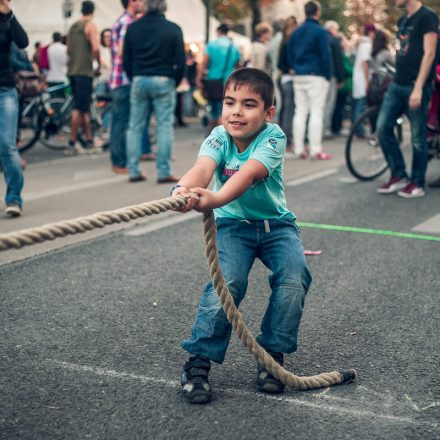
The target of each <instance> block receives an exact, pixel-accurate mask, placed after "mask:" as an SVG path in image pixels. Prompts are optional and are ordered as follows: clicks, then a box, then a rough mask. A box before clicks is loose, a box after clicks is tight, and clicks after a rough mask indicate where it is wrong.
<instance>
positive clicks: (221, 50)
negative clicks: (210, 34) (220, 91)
mask: <svg viewBox="0 0 440 440" xmlns="http://www.w3.org/2000/svg"><path fill="white" fill-rule="evenodd" d="M230 45H232V46H231V49H230V53H229V58H228V60H226V56H227V53H228V48H229V46H230ZM205 53H206V54H207V55H209V65H208V74H207V76H206V77H207V78H208V79H226V78H227V77H228V76H229V75H230V74H231V72H232V71H233V70H234V67H235V66H236V64H237V63H238V61H239V60H240V52H239V51H238V49H237V47H236V46H235V45H234V44H233V43H232V41H231V40H230V39H229V38H228V37H219V38H217V39H216V40H213V41H210V42H209V43H208V44H207V46H206V49H205ZM226 61H228V63H227V65H226V66H225V64H226ZM225 67H226V68H225ZM223 71H224V73H223ZM222 75H223V76H222Z"/></svg>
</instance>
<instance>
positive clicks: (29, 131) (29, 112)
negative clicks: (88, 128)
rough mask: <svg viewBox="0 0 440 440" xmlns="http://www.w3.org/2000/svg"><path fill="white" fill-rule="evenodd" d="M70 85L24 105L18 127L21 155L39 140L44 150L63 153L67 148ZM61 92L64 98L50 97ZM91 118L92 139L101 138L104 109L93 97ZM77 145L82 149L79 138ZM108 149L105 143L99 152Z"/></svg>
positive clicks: (54, 87)
mask: <svg viewBox="0 0 440 440" xmlns="http://www.w3.org/2000/svg"><path fill="white" fill-rule="evenodd" d="M69 88H70V86H69V84H68V83H63V84H60V85H56V86H53V87H49V88H48V89H47V90H46V91H45V92H44V93H42V94H41V95H39V96H36V97H34V98H32V99H30V100H29V101H28V102H25V106H24V108H23V111H22V116H21V124H20V134H21V136H20V143H19V144H18V146H17V147H18V150H19V152H20V153H24V152H25V151H27V150H29V149H30V148H32V147H33V146H34V145H35V143H36V142H37V141H38V140H40V141H41V143H42V144H43V145H44V146H46V147H47V148H50V149H53V150H64V149H65V148H66V147H67V144H68V140H69V135H70V113H71V110H72V104H73V97H72V95H71V94H69V93H68V91H69ZM58 91H63V92H64V93H65V95H66V96H65V98H62V97H59V96H52V94H54V93H55V92H58ZM92 98H93V101H92V106H91V117H90V121H91V124H92V132H93V134H94V136H102V135H103V132H104V128H103V123H102V114H103V107H102V106H98V102H97V100H96V99H95V96H93V97H92ZM78 140H79V142H80V143H81V144H83V145H85V143H86V142H85V140H84V139H83V138H82V137H81V136H79V138H78ZM107 146H108V140H107V141H104V143H103V145H102V148H103V149H105V148H106V147H107Z"/></svg>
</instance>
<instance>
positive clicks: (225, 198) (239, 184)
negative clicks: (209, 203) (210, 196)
mask: <svg viewBox="0 0 440 440" xmlns="http://www.w3.org/2000/svg"><path fill="white" fill-rule="evenodd" d="M254 181H255V178H254V176H253V175H252V174H250V173H245V172H241V171H239V172H238V173H236V174H235V175H234V176H232V177H231V178H230V179H229V180H228V181H227V182H226V183H225V184H224V185H223V187H222V189H221V190H220V191H219V192H218V193H217V200H218V206H216V207H217V208H219V207H221V206H224V205H227V204H228V203H230V202H232V201H233V200H235V199H238V198H239V197H240V196H241V195H242V194H244V193H245V192H246V191H247V190H248V189H249V188H250V187H251V186H252V184H253V183H254Z"/></svg>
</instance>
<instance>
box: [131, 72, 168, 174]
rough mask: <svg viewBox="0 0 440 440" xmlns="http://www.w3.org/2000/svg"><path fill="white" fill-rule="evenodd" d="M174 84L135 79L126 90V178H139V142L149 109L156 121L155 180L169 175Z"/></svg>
mask: <svg viewBox="0 0 440 440" xmlns="http://www.w3.org/2000/svg"><path fill="white" fill-rule="evenodd" d="M175 87H176V85H175V81H174V79H172V78H169V77H166V76H135V77H134V78H133V81H132V83H131V91H130V122H129V126H128V132H127V167H128V173H129V175H130V177H136V176H139V175H140V172H141V170H140V166H139V160H140V157H141V140H142V132H143V131H144V127H145V124H146V122H147V115H148V112H149V111H150V109H151V110H152V112H153V113H154V116H155V119H156V133H157V158H156V168H157V178H158V179H163V178H166V177H168V176H170V175H171V153H172V146H173V141H174V129H173V123H174V108H175V106H176V91H175Z"/></svg>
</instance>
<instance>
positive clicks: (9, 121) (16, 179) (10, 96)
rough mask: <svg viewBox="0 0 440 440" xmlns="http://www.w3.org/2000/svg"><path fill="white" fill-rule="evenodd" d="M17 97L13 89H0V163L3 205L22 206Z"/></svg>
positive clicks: (21, 171)
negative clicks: (2, 180) (4, 192)
mask: <svg viewBox="0 0 440 440" xmlns="http://www.w3.org/2000/svg"><path fill="white" fill-rule="evenodd" d="M17 124H18V95H17V90H16V89H15V87H0V161H1V163H2V167H3V175H4V177H5V181H6V196H5V203H6V204H9V203H16V204H17V205H19V206H20V207H21V206H22V205H23V199H22V198H21V191H22V189H23V170H22V169H21V164H20V156H19V154H18V150H17V145H16V142H17Z"/></svg>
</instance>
